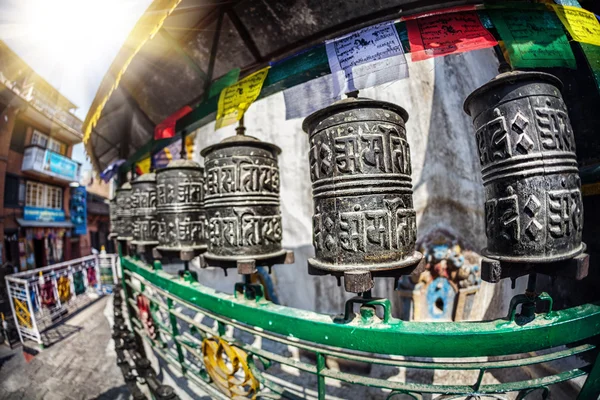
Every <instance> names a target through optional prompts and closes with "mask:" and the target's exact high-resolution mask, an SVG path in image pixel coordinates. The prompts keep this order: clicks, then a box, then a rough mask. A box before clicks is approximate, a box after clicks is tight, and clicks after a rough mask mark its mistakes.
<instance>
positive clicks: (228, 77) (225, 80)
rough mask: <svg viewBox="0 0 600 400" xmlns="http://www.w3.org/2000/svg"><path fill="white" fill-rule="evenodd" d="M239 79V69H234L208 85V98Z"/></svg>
mask: <svg viewBox="0 0 600 400" xmlns="http://www.w3.org/2000/svg"><path fill="white" fill-rule="evenodd" d="M238 79H240V69H239V68H234V69H232V70H231V71H229V72H228V73H226V74H225V75H223V76H222V77H220V78H219V79H217V80H216V81H214V82H213V83H212V85H210V90H209V91H208V98H209V99H210V98H211V97H215V96H217V95H218V94H219V93H221V91H222V90H223V89H225V88H226V87H227V86H231V85H233V84H234V83H236V82H237V81H238Z"/></svg>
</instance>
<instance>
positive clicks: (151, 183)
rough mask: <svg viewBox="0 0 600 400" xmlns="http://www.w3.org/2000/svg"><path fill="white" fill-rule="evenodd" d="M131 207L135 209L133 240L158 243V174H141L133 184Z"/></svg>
mask: <svg viewBox="0 0 600 400" xmlns="http://www.w3.org/2000/svg"><path fill="white" fill-rule="evenodd" d="M131 187H132V194H131V208H132V209H133V242H132V244H135V245H141V246H155V245H157V244H158V241H157V235H158V224H157V222H156V174H154V173H153V172H150V173H147V174H144V175H141V176H139V177H138V178H137V179H136V180H135V181H133V182H132V184H131Z"/></svg>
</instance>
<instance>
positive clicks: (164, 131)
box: [154, 106, 192, 140]
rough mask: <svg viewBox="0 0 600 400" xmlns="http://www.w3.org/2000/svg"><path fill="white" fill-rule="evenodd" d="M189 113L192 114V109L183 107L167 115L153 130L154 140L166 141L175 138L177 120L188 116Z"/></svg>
mask: <svg viewBox="0 0 600 400" xmlns="http://www.w3.org/2000/svg"><path fill="white" fill-rule="evenodd" d="M190 112H192V107H190V106H184V107H182V108H180V109H179V110H177V111H175V112H174V113H173V114H171V115H169V116H168V117H167V118H165V119H164V121H162V122H161V123H160V124H158V125H156V127H155V128H154V139H155V140H160V139H168V138H171V137H173V136H175V125H176V124H177V120H178V119H181V118H183V117H184V116H186V115H188V114H189V113H190Z"/></svg>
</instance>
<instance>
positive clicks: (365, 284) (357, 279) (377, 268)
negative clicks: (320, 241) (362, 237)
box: [308, 251, 425, 293]
mask: <svg viewBox="0 0 600 400" xmlns="http://www.w3.org/2000/svg"><path fill="white" fill-rule="evenodd" d="M424 268H425V262H424V259H423V255H422V254H421V253H420V252H418V251H415V252H414V253H413V254H412V255H411V256H410V257H408V258H406V259H404V260H402V261H396V262H392V263H386V264H374V265H372V266H365V265H340V266H336V265H333V264H327V263H323V262H320V261H318V260H316V259H314V258H310V259H309V260H308V274H309V275H318V276H322V275H332V276H335V277H336V278H337V279H338V283H341V278H342V277H344V289H345V290H346V291H347V292H351V293H364V292H366V291H368V290H371V289H372V288H373V286H374V281H373V280H374V279H375V278H396V279H398V278H400V277H401V276H404V275H411V274H420V273H421V272H422V270H423V269H424Z"/></svg>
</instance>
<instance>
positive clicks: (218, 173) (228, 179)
mask: <svg viewBox="0 0 600 400" xmlns="http://www.w3.org/2000/svg"><path fill="white" fill-rule="evenodd" d="M231 160H232V161H233V164H230V165H223V166H212V167H211V168H210V169H208V171H207V174H206V187H207V192H208V194H209V195H213V194H225V193H236V192H246V193H252V192H263V191H266V192H271V193H279V170H278V168H277V167H276V166H271V165H260V164H254V162H253V159H252V158H251V157H245V156H233V157H231Z"/></svg>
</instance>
